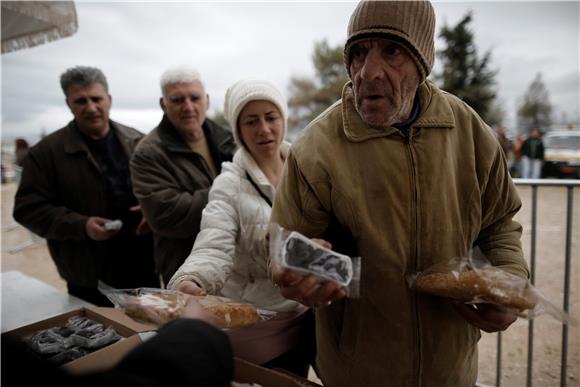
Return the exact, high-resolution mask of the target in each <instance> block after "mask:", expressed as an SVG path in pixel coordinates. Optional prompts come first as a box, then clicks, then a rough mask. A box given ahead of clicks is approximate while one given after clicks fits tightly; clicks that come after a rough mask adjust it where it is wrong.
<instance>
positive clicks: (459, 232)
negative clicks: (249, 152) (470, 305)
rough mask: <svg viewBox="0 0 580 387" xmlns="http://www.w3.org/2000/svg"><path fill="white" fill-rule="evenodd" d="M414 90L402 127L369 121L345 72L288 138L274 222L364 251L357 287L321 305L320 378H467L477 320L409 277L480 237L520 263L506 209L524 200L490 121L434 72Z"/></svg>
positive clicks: (354, 382) (518, 267) (413, 381)
mask: <svg viewBox="0 0 580 387" xmlns="http://www.w3.org/2000/svg"><path fill="white" fill-rule="evenodd" d="M418 96H419V101H420V113H419V116H418V118H417V120H416V121H415V122H414V124H412V126H411V127H410V128H409V130H408V136H405V135H403V134H402V132H401V131H400V130H398V129H396V128H394V127H390V128H386V129H384V130H379V129H374V128H371V127H369V126H368V125H366V124H365V123H364V122H363V121H362V119H361V117H360V116H359V114H358V113H357V112H356V110H355V106H354V96H353V91H352V84H351V83H350V82H349V83H347V84H346V85H345V87H344V89H343V94H342V99H341V100H340V101H338V102H336V103H335V104H334V105H333V106H331V107H330V108H329V109H327V110H326V111H325V112H323V113H322V114H321V115H320V116H319V117H318V118H316V119H315V120H314V121H313V122H312V123H311V124H310V125H309V126H308V127H307V128H306V129H305V130H304V131H303V134H302V135H301V137H300V138H299V139H298V140H297V141H296V142H295V143H294V144H293V146H292V149H291V153H290V156H289V157H288V159H287V160H286V171H285V175H284V177H283V178H282V181H281V183H280V185H279V187H278V190H277V192H276V200H275V201H274V208H273V211H272V221H273V222H275V223H278V224H280V225H281V226H282V227H284V228H286V229H288V230H296V231H299V232H301V233H303V234H305V235H306V236H308V237H316V238H325V239H327V240H329V241H330V242H331V243H333V246H334V247H335V248H337V249H340V248H342V247H346V249H345V251H343V252H346V253H348V254H350V255H355V254H356V255H360V256H361V278H360V298H358V299H351V298H345V299H343V300H340V301H337V302H334V303H333V304H332V305H331V306H329V307H326V308H321V309H318V310H317V311H316V324H317V329H316V332H317V346H318V356H317V365H318V371H319V375H320V376H321V379H322V380H323V382H324V384H325V385H328V386H333V387H341V386H344V387H351V386H369V387H373V386H381V387H382V386H385V385H393V386H395V385H396V386H473V385H474V384H475V382H476V378H477V342H478V340H479V338H480V332H479V330H478V329H477V328H475V327H474V326H472V325H470V324H468V323H467V322H466V321H465V320H464V319H463V318H462V317H461V316H459V315H458V314H457V313H456V312H455V311H454V310H453V308H452V306H451V304H450V302H449V301H448V300H446V299H443V298H438V297H434V296H430V295H425V294H419V293H416V292H414V291H413V290H411V289H410V288H409V285H408V282H407V279H408V278H409V276H411V275H413V274H415V273H417V272H419V271H422V270H424V269H426V268H428V267H429V266H431V265H433V264H435V263H437V262H441V261H446V260H448V259H450V258H453V257H458V256H465V255H466V254H467V253H468V251H469V249H470V248H471V247H472V246H474V245H476V246H479V247H480V248H481V249H482V251H483V252H484V253H485V254H486V255H487V258H488V259H489V260H490V261H491V263H492V264H493V265H496V266H500V267H502V268H503V269H505V270H507V271H510V272H512V273H514V274H516V275H519V276H521V277H526V276H527V275H528V272H527V267H526V264H525V261H524V259H523V254H522V250H521V244H520V235H521V226H520V225H519V224H518V223H516V222H514V221H513V219H512V217H513V216H514V214H515V213H516V212H517V211H518V210H519V208H520V207H521V202H520V199H519V197H518V194H517V192H516V189H515V186H514V184H513V182H512V181H511V179H510V177H509V174H508V172H507V167H506V162H505V157H504V155H503V152H502V151H501V148H500V146H499V144H498V142H497V140H496V139H495V136H494V133H493V132H492V130H491V129H490V128H489V127H488V126H487V125H486V124H485V123H484V122H483V121H482V120H481V118H479V116H478V115H477V114H476V113H475V112H474V111H473V110H472V109H471V108H470V107H468V106H467V105H466V104H464V103H463V102H462V101H460V100H459V99H458V98H456V97H454V96H452V95H450V94H448V93H446V92H444V91H441V90H439V89H438V88H437V87H436V86H435V85H434V84H433V83H431V82H430V81H426V82H424V83H422V84H421V85H420V86H419V89H418ZM339 231H340V233H339ZM345 236H346V237H345ZM347 237H348V238H347ZM347 240H348V241H350V242H345V241H347Z"/></svg>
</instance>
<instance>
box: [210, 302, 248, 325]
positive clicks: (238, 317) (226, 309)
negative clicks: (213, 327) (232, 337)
mask: <svg viewBox="0 0 580 387" xmlns="http://www.w3.org/2000/svg"><path fill="white" fill-rule="evenodd" d="M203 307H204V309H205V310H207V311H208V312H210V313H212V314H213V315H215V316H217V317H218V318H219V319H220V320H222V322H223V324H224V327H226V328H239V327H247V326H251V325H254V324H255V323H256V322H257V321H258V312H257V311H256V308H255V307H254V306H252V305H250V304H241V303H236V302H226V303H223V304H211V305H204V306H203Z"/></svg>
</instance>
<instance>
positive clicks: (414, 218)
mask: <svg viewBox="0 0 580 387" xmlns="http://www.w3.org/2000/svg"><path fill="white" fill-rule="evenodd" d="M404 137H405V144H406V145H407V155H408V158H409V170H410V178H411V222H412V225H411V235H410V242H411V243H410V248H411V257H410V258H411V261H410V267H411V270H412V272H413V273H416V272H417V270H418V267H419V262H418V260H419V254H418V251H417V250H418V242H417V241H418V236H417V233H418V230H419V217H418V213H417V204H418V194H417V170H416V169H415V157H414V155H413V144H412V141H413V128H412V127H411V128H409V130H408V132H407V133H406V136H404ZM411 297H412V299H413V309H414V313H415V321H416V325H415V326H416V329H417V332H416V335H417V347H416V351H417V352H416V353H417V355H416V359H417V368H416V380H415V386H420V385H421V378H422V373H423V371H422V368H423V365H422V362H421V346H422V342H421V324H420V316H419V302H418V299H417V296H416V294H415V293H412V295H411Z"/></svg>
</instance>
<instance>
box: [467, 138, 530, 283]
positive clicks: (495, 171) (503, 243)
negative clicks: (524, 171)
mask: <svg viewBox="0 0 580 387" xmlns="http://www.w3.org/2000/svg"><path fill="white" fill-rule="evenodd" d="M488 176H489V178H488V181H487V182H486V184H485V186H484V187H483V189H482V193H481V228H480V231H479V234H478V236H477V238H476V240H475V241H474V242H473V246H474V247H475V246H477V247H479V248H480V249H481V251H482V253H483V254H484V256H485V257H486V258H487V259H488V260H489V261H490V263H491V264H492V265H493V266H498V267H500V268H501V269H502V270H505V271H507V272H509V273H512V274H514V275H517V276H519V277H522V278H528V277H529V271H528V267H527V264H526V262H525V260H524V256H523V250H522V245H521V241H520V238H521V234H522V226H521V224H519V223H518V222H516V221H515V220H514V219H513V217H514V216H515V214H516V213H517V212H518V211H519V209H520V208H521V205H522V203H521V200H520V198H519V195H518V193H517V190H516V187H515V185H514V183H513V181H512V180H511V178H510V176H509V172H508V171H507V165H506V162H505V158H504V156H503V153H502V152H501V151H500V149H499V147H498V148H497V149H496V151H495V154H494V160H493V163H492V164H491V168H490V172H489V173H488Z"/></svg>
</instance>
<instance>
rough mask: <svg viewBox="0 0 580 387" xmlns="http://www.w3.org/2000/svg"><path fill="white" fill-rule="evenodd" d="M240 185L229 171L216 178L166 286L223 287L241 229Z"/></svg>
mask: <svg viewBox="0 0 580 387" xmlns="http://www.w3.org/2000/svg"><path fill="white" fill-rule="evenodd" d="M239 187H240V183H239V177H237V176H234V175H233V174H231V173H223V174H221V175H220V176H218V178H216V179H215V181H214V184H213V186H212V189H211V191H210V195H209V202H208V204H207V206H206V207H205V209H204V210H203V213H202V220H201V225H200V232H199V234H198V235H197V238H196V240H195V244H194V245H193V249H192V251H191V253H190V254H189V256H188V257H187V259H186V260H185V262H184V263H183V264H182V265H181V267H180V268H179V269H178V270H177V272H176V273H175V274H174V275H173V277H172V278H171V280H170V281H169V283H168V285H167V287H168V288H170V289H178V290H181V291H184V292H186V293H189V294H199V293H198V291H197V289H196V288H200V289H202V290H204V291H206V292H208V293H210V294H216V293H217V292H218V291H219V290H220V289H221V288H222V287H223V284H224V283H225V282H226V280H227V278H228V277H229V275H230V273H231V269H232V267H233V261H234V255H235V251H236V238H237V237H238V234H239V229H240V224H239V222H240V220H239V213H238V211H237V208H238V204H237V201H238V200H240V191H239V190H240V188H239ZM240 237H243V236H240Z"/></svg>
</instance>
